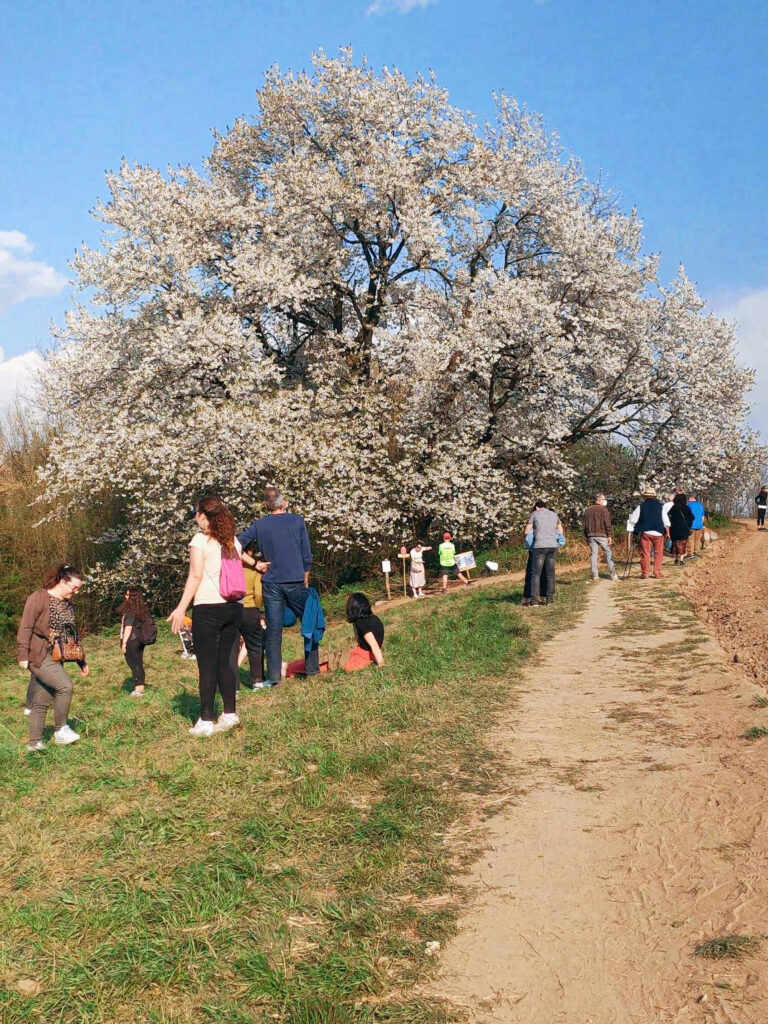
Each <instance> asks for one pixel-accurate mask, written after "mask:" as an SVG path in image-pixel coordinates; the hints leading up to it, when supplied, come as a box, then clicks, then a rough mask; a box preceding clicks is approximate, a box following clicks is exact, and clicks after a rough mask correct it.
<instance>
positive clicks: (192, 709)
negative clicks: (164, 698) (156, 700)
mask: <svg viewBox="0 0 768 1024" xmlns="http://www.w3.org/2000/svg"><path fill="white" fill-rule="evenodd" d="M171 710H172V711H173V713H174V714H175V715H181V717H182V718H187V719H189V721H190V722H196V721H197V720H198V718H199V717H200V698H199V697H198V696H197V694H193V693H190V692H189V691H188V690H181V691H180V692H179V693H177V694H176V696H175V697H171Z"/></svg>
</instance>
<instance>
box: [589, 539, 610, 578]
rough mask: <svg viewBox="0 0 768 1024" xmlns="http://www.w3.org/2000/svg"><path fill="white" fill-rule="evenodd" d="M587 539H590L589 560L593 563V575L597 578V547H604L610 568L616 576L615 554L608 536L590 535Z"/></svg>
mask: <svg viewBox="0 0 768 1024" xmlns="http://www.w3.org/2000/svg"><path fill="white" fill-rule="evenodd" d="M587 540H588V541H589V561H590V564H591V565H592V575H593V576H594V577H595V579H597V549H598V548H602V550H603V551H604V552H605V560H606V562H607V563H608V568H609V569H610V570H611V576H614V575H615V574H616V566H615V565H614V564H613V555H612V554H611V546H610V544H609V543H608V539H607V537H588V538H587Z"/></svg>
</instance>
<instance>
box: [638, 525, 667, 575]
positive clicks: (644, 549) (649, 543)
mask: <svg viewBox="0 0 768 1024" xmlns="http://www.w3.org/2000/svg"><path fill="white" fill-rule="evenodd" d="M651 548H653V575H654V576H656V577H657V578H658V579H661V577H662V568H661V567H662V564H663V562H664V538H663V537H658V536H656V535H655V534H652V533H641V534H640V575H641V576H642V577H643V578H645V577H646V576H647V575H648V573H649V571H650V568H651Z"/></svg>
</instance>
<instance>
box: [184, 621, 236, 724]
mask: <svg viewBox="0 0 768 1024" xmlns="http://www.w3.org/2000/svg"><path fill="white" fill-rule="evenodd" d="M242 615H243V606H242V605H241V604H240V603H239V602H237V601H228V602H227V603H226V604H196V605H195V608H194V611H193V612H192V641H193V643H194V645H195V654H196V655H197V671H198V672H199V674H200V718H201V719H202V720H203V721H204V722H212V721H213V712H214V703H215V700H216V691H217V690H218V691H219V693H220V694H221V699H222V700H223V702H224V714H225V715H231V714H234V712H235V687H236V682H237V678H236V674H235V668H234V667H233V661H234V663H235V665H236V664H237V660H236V656H234V657H233V651H234V648H235V645H236V644H237V638H238V636H239V635H240V633H239V630H240V619H241V618H242Z"/></svg>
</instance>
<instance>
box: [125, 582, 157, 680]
mask: <svg viewBox="0 0 768 1024" xmlns="http://www.w3.org/2000/svg"><path fill="white" fill-rule="evenodd" d="M118 611H119V613H120V615H121V616H122V619H121V622H120V649H121V650H122V652H123V654H124V655H125V660H126V662H127V664H128V668H129V669H130V670H131V676H132V677H133V690H132V691H131V696H132V697H143V696H144V684H145V682H146V676H145V673H144V648H145V647H146V646H147V640H149V643H154V640H153V639H152V636H153V634H154V635H155V636H156V635H157V633H156V629H155V623H154V620H153V619H152V616H151V614H150V611H149V608H148V607H147V602H146V601H145V600H144V593H143V591H142V589H141V587H128V589H127V590H126V592H125V599H124V600H123V603H122V604H121V606H120V608H119V609H118Z"/></svg>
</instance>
